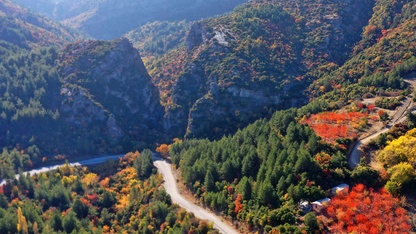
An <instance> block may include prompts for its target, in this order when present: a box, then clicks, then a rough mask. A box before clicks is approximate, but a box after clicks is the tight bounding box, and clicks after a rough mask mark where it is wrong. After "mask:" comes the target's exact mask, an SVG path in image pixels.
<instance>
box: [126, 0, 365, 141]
mask: <svg viewBox="0 0 416 234" xmlns="http://www.w3.org/2000/svg"><path fill="white" fill-rule="evenodd" d="M358 5H360V7H357V6H358ZM371 7H372V5H371V1H364V2H362V1H349V2H344V1H335V2H333V3H332V2H331V3H322V4H317V3H312V2H309V1H303V2H299V3H297V4H289V3H287V2H286V1H273V2H265V3H264V2H255V1H252V2H251V3H249V4H245V5H242V6H240V7H237V8H236V9H235V10H234V11H233V12H232V13H230V14H228V15H225V16H220V17H216V18H211V19H207V20H202V21H198V22H195V23H194V24H193V25H192V26H191V27H190V29H189V30H188V32H187V36H186V38H185V39H184V41H185V42H184V43H183V44H182V45H180V46H178V47H176V48H172V49H170V50H168V51H167V52H166V53H165V54H162V55H159V54H157V53H153V54H152V52H151V50H149V49H147V50H148V51H149V52H148V53H150V54H151V55H152V56H153V57H152V56H148V57H149V59H148V60H146V61H147V62H146V64H147V68H148V70H149V73H150V75H151V76H152V78H153V82H154V83H155V84H156V85H157V86H158V88H159V91H160V93H161V101H162V104H163V105H164V106H165V110H166V121H165V127H166V128H167V129H168V131H171V132H172V133H174V134H175V135H177V136H181V135H184V134H186V137H197V138H205V137H208V138H218V137H221V136H222V135H224V134H229V133H232V132H234V131H235V130H237V129H238V128H241V127H243V126H246V125H247V124H248V123H250V122H252V121H254V120H256V119H258V118H260V117H265V116H270V114H271V113H273V112H274V111H275V110H276V109H284V108H288V107H291V106H301V105H303V104H305V103H306V102H307V101H308V98H307V95H306V94H305V91H306V87H307V86H308V85H309V84H310V82H311V79H312V78H313V75H314V72H315V70H317V69H325V67H330V66H331V65H332V64H334V65H336V64H339V65H342V64H343V62H344V61H346V60H347V59H348V55H349V54H350V53H351V52H352V46H353V45H354V43H356V42H357V41H359V39H360V36H359V35H360V34H361V32H362V30H363V27H364V26H365V25H366V19H367V20H368V19H369V18H370V16H371V15H370V12H369V11H368V9H371ZM353 9H359V10H353ZM130 38H131V37H130ZM180 41H183V40H180ZM133 43H134V44H136V45H138V46H143V44H140V43H135V42H134V38H133ZM141 50H143V51H146V48H144V47H142V48H141ZM188 117H189V118H188Z"/></svg>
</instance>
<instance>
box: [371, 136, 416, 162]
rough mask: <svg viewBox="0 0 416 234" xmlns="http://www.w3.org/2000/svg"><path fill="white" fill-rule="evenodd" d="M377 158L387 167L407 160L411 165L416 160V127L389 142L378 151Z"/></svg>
mask: <svg viewBox="0 0 416 234" xmlns="http://www.w3.org/2000/svg"><path fill="white" fill-rule="evenodd" d="M378 159H379V161H380V162H382V163H383V164H384V165H385V166H387V167H392V166H394V165H397V164H399V163H401V162H408V163H409V164H411V165H413V164H414V163H415V162H416V128H415V129H412V130H410V131H409V132H407V133H406V135H404V136H401V137H399V138H398V139H396V140H394V141H392V142H390V143H389V144H388V145H387V146H386V147H385V148H384V149H383V150H382V151H380V153H379V154H378Z"/></svg>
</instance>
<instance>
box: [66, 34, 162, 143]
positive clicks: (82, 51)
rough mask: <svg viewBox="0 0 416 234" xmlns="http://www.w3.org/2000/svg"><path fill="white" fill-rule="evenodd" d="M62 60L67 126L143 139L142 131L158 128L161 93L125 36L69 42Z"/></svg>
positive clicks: (118, 136) (114, 136)
mask: <svg viewBox="0 0 416 234" xmlns="http://www.w3.org/2000/svg"><path fill="white" fill-rule="evenodd" d="M58 62H59V74H60V76H61V80H62V82H63V84H62V88H61V95H62V98H63V101H62V105H61V107H60V112H61V115H62V117H63V118H64V120H65V121H66V122H67V123H68V124H70V125H74V126H75V127H77V128H85V130H86V131H91V130H92V129H94V131H99V132H100V133H101V134H103V135H105V136H109V137H111V138H114V139H119V140H122V139H130V140H133V139H135V140H139V141H140V140H143V141H145V140H146V135H145V134H143V133H144V132H146V133H148V134H150V135H151V133H152V132H157V131H158V130H159V128H160V126H161V125H162V122H161V120H162V117H163V109H162V107H161V105H160V103H159V92H158V90H157V89H156V87H155V86H154V85H153V84H152V83H151V79H150V77H149V75H148V74H147V71H146V69H145V67H144V65H143V63H142V61H141V58H140V55H139V53H138V51H137V50H136V49H134V48H133V46H132V45H131V44H130V43H129V42H128V41H127V40H126V39H120V40H114V41H110V42H105V41H80V42H77V43H74V44H70V45H68V46H67V47H66V48H65V49H64V50H63V51H62V53H61V56H60V57H59V59H58Z"/></svg>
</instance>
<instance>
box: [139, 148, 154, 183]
mask: <svg viewBox="0 0 416 234" xmlns="http://www.w3.org/2000/svg"><path fill="white" fill-rule="evenodd" d="M134 167H135V168H136V171H137V175H138V176H139V178H141V179H144V178H148V177H149V176H150V174H151V173H152V169H153V155H152V151H150V150H149V149H145V150H143V152H142V153H141V154H140V156H139V157H137V158H135V159H134Z"/></svg>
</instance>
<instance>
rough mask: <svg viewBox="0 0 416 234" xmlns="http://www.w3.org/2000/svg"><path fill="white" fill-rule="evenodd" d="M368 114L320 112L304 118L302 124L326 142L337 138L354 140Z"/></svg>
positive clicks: (364, 123)
mask: <svg viewBox="0 0 416 234" xmlns="http://www.w3.org/2000/svg"><path fill="white" fill-rule="evenodd" d="M367 118H368V114H365V113H361V112H348V113H346V112H342V113H335V112H322V113H319V114H314V115H311V116H310V117H308V118H305V119H304V120H303V121H302V122H303V123H306V124H308V125H309V126H310V127H311V128H312V129H313V130H314V131H315V133H316V134H317V135H318V136H320V137H321V138H322V139H324V140H325V141H327V142H334V141H335V140H336V139H338V138H354V137H356V136H357V132H358V128H360V127H361V126H364V125H366V123H367Z"/></svg>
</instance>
